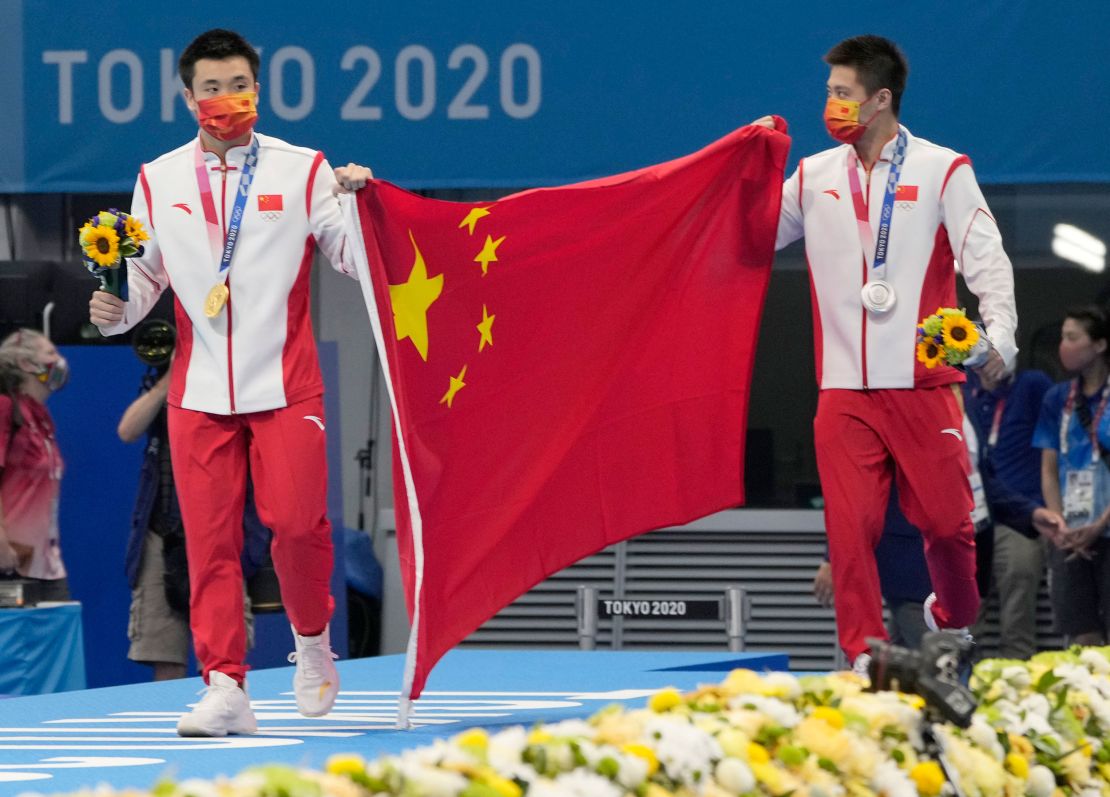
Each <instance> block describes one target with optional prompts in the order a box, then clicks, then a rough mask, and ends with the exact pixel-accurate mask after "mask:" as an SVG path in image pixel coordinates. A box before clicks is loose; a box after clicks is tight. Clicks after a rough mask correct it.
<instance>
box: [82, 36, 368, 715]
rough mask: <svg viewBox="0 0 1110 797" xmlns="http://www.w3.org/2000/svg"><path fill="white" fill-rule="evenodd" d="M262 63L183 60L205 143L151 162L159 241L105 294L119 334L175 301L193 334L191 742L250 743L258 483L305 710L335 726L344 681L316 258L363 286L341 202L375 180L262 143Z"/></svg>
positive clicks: (183, 338) (186, 432)
mask: <svg viewBox="0 0 1110 797" xmlns="http://www.w3.org/2000/svg"><path fill="white" fill-rule="evenodd" d="M258 67H259V58H258V54H257V52H256V51H255V50H254V48H252V47H251V46H250V45H249V44H248V43H247V42H246V41H245V40H244V39H243V38H242V37H241V36H239V35H238V34H236V33H233V32H231V31H227V30H210V31H208V32H206V33H203V34H201V35H200V36H198V37H197V38H196V39H195V40H194V41H193V42H192V43H191V44H190V45H189V46H188V47H187V48H186V49H185V51H184V52H183V53H182V55H181V59H180V62H179V72H180V75H181V79H182V82H183V83H184V86H185V89H184V94H185V101H186V103H187V104H188V106H189V109H190V110H191V111H192V112H193V113H194V114H195V115H196V117H197V120H198V123H199V126H200V131H199V135H198V137H197V138H196V139H194V140H192V141H190V142H189V143H187V144H185V145H184V146H182V147H179V148H178V149H176V150H173V151H172V152H169V153H167V154H165V155H163V156H162V157H160V158H158V159H156V160H154V161H152V162H151V163H147V164H145V165H144V166H143V167H142V169H141V170H140V172H139V178H138V181H137V184H136V187H135V194H134V200H133V202H132V207H131V215H132V216H134V217H136V218H137V219H138V220H140V221H141V223H142V224H143V225H144V226H145V228H146V229H147V230H148V231H149V232H150V236H151V237H150V240H149V241H148V242H146V246H145V249H144V251H143V252H142V254H140V255H138V256H136V257H133V258H131V259H130V260H129V263H128V284H129V296H128V301H126V302H124V301H122V300H120V299H119V298H118V297H117V296H114V295H112V294H110V293H107V292H104V291H97V292H95V293H94V294H93V297H92V300H91V301H90V303H89V308H90V311H89V315H90V318H91V320H92V322H93V323H94V324H96V325H97V326H98V327H99V328H100V330H101V332H102V333H103V334H105V335H114V334H117V333H120V332H124V331H126V330H127V329H129V328H131V327H132V326H134V325H135V324H136V323H138V322H139V321H140V320H141V319H142V318H143V317H144V316H145V315H146V314H147V312H148V311H149V310H150V309H151V307H153V305H154V303H155V301H156V300H157V299H158V296H159V295H160V294H161V292H162V291H163V290H164V289H165V288H167V287H169V286H170V285H172V286H173V289H174V296H175V303H174V311H175V318H176V324H177V328H178V331H179V333H178V334H179V337H178V347H177V352H176V357H175V360H174V363H173V367H172V371H171V376H170V386H169V393H168V399H167V403H168V405H169V434H170V443H171V445H170V448H171V451H172V457H173V469H174V474H175V478H176V480H177V485H178V492H179V497H180V503H181V510H182V517H183V520H184V524H185V537H186V549H187V554H188V560H189V570H190V586H191V592H192V596H191V601H190V624H191V627H192V632H193V637H194V642H195V645H196V652H197V658H198V660H199V661H200V663H201V666H202V670H203V675H204V679H205V681H206V682H207V684H208V689H207V691H206V693H205V696H204V698H203V699H202V700H201V701H200V703H199V704H198V705H197V706H196V707H195V708H194V709H193V711H191V712H189V713H187V714H185V715H184V716H182V718H181V720H180V721H179V723H178V726H177V730H178V733H179V734H181V735H183V736H223V735H226V734H228V733H252V732H254V731H255V730H256V727H257V726H256V723H255V719H254V715H253V713H252V712H251V709H250V701H249V699H248V697H247V694H246V690H245V687H244V681H245V677H246V671H247V667H246V665H245V663H244V658H245V656H246V633H245V629H244V627H243V623H242V617H243V607H242V601H243V583H242V579H243V576H242V571H241V569H240V564H239V555H240V550H241V548H242V544H243V539H242V534H243V531H242V515H243V502H244V498H245V491H246V481H247V475H248V469H249V472H250V475H251V477H252V478H253V480H254V485H255V498H256V502H257V507H258V512H259V515H260V517H261V518H262V520H263V522H264V523H265V524H266V525H267V526H269V527H270V528H271V529H272V530H273V532H274V539H273V548H272V553H273V560H274V567H275V569H276V571H277V574H278V578H279V580H280V582H281V592H282V600H283V603H284V605H285V608H286V610H287V612H288V614H289V618H290V621H291V623H292V625H293V633H294V640H295V645H296V652H295V653H294V654H292V655H291V657H290V658H291V660H294V661H296V665H297V669H296V675H295V676H294V679H293V686H294V692H295V694H296V699H297V708H298V709H299V710H300V712H301V713H302V714H304V715H306V716H321V715H323V714H326V713H327V712H328V711H329V710H330V709H331V707H332V704H333V703H334V701H335V696H336V694H337V692H338V690H339V679H338V676H337V674H336V669H335V665H334V663H333V661H332V659H333V658H334V655H333V654H332V652H331V647H330V639H329V630H328V621H329V620H330V618H331V612H332V607H333V602H332V599H331V596H330V594H329V592H328V584H329V579H330V576H331V570H332V547H331V528H330V524H329V523H328V520H327V517H326V498H325V496H326V487H327V464H326V459H325V447H324V446H325V442H324V441H325V437H324V420H323V419H324V408H323V396H322V394H323V381H322V378H321V376H320V369H319V365H318V363H317V359H316V344H315V340H314V337H313V332H312V321H311V318H310V316H309V270H310V268H311V265H312V260H313V254H314V252H315V250H316V248H317V247H319V248H320V250H321V251H322V252H323V254H324V255H325V256H326V257H327V258H328V260H330V261H331V263H332V265H333V266H334V267H335V268H336V269H337V270H339V271H342V272H344V273H347V274H349V275H352V276H353V275H354V265H353V260H351V257H350V253H349V252H348V247H347V243H346V241H345V239H344V235H343V231H342V222H341V217H340V211H339V206H338V202H337V200H336V194H338V193H341V192H346V191H352V190H357V189H359V188H361V187H362V186H363V185H365V184H366V182H367V181H368V180H369V179H371V177H372V175H371V173H370V170H369V169H367V168H365V167H363V166H356V165H354V164H349V165H348V166H346V167H342V168H339V169H336V170H335V171H334V172H333V171H332V169H331V167H330V166H329V165H328V163H327V161H326V160H325V159H324V156H323V154H322V153H320V152H315V151H313V150H310V149H304V148H302V147H295V146H292V145H290V144H287V143H286V142H284V141H281V140H279V139H276V138H272V137H270V136H264V135H261V134H258V133H255V132H253V128H254V123H255V120H256V118H257V113H256V110H255V103H256V97H257V94H258V82H257V75H258Z"/></svg>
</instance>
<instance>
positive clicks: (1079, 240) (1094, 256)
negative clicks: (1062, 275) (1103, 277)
mask: <svg viewBox="0 0 1110 797" xmlns="http://www.w3.org/2000/svg"><path fill="white" fill-rule="evenodd" d="M1052 235H1053V237H1052V254H1054V255H1056V256H1057V257H1059V258H1063V259H1064V260H1068V261H1070V262H1072V263H1077V264H1078V265H1080V266H1082V267H1083V268H1085V269H1087V270H1088V271H1094V272H1101V271H1103V270H1104V269H1105V268H1106V244H1105V243H1103V241H1102V239H1100V238H1096V237H1095V236H1093V235H1091V234H1090V233H1089V232H1087V231H1086V230H1081V229H1079V228H1078V227H1076V226H1074V225H1072V224H1057V225H1056V226H1054V227H1053V228H1052Z"/></svg>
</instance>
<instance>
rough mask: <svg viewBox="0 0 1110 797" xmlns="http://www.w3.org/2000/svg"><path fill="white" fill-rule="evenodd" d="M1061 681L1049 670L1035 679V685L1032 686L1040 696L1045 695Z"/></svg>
mask: <svg viewBox="0 0 1110 797" xmlns="http://www.w3.org/2000/svg"><path fill="white" fill-rule="evenodd" d="M1062 680H1064V679H1063V678H1061V677H1060V676H1059V675H1057V674H1056V673H1054V672H1053V671H1052V670H1049V671H1048V672H1046V673H1045V674H1044V675H1042V676H1041V677H1040V678H1038V679H1037V683H1036V684H1034V686H1033V688H1034V689H1035V690H1036V691H1038V692H1040V693H1041V694H1044V695H1047V694H1048V692H1049V690H1051V689H1052V687H1054V686H1056V684H1058V683H1060V682H1061V681H1062Z"/></svg>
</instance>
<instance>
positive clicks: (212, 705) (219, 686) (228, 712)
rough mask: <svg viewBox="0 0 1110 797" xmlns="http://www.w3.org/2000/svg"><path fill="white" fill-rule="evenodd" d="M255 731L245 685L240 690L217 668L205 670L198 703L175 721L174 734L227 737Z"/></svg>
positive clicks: (233, 681) (255, 723)
mask: <svg viewBox="0 0 1110 797" xmlns="http://www.w3.org/2000/svg"><path fill="white" fill-rule="evenodd" d="M257 730H258V722H257V721H255V718H254V712H253V711H251V701H250V697H248V696H247V692H246V687H245V685H244V687H243V688H242V689H240V688H239V684H238V683H236V681H235V679H234V678H232V677H231V676H230V675H224V674H223V673H222V672H219V671H218V670H212V671H211V672H210V673H208V687H207V688H206V689H205V690H204V697H202V698H201V699H200V702H199V703H197V704H196V706H194V707H193V710H192V711H190V712H189V713H188V714H183V715H182V716H181V719H179V720H178V721H177V735H178V736H227V735H228V734H229V733H255V732H256V731H257Z"/></svg>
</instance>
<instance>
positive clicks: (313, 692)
mask: <svg viewBox="0 0 1110 797" xmlns="http://www.w3.org/2000/svg"><path fill="white" fill-rule="evenodd" d="M293 641H294V642H295V643H296V646H297V649H296V650H295V651H294V652H292V653H290V654H289V661H290V662H292V663H294V664H296V665H297V672H296V673H295V674H294V675H293V694H294V695H296V697H297V711H299V712H301V714H302V715H303V716H305V717H322V716H324V715H325V714H327V713H328V712H329V711H331V707H332V706H333V705H335V696H336V695H338V694H339V672H338V671H337V670H336V669H335V661H334V659H337V658H338V656H336V655H335V654H334V653H332V652H331V635H330V632H329V626H324V630H323V632H322V633H321V634H319V635H317V636H301V635H300V634H298V633H297V629H296V628H294V629H293Z"/></svg>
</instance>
